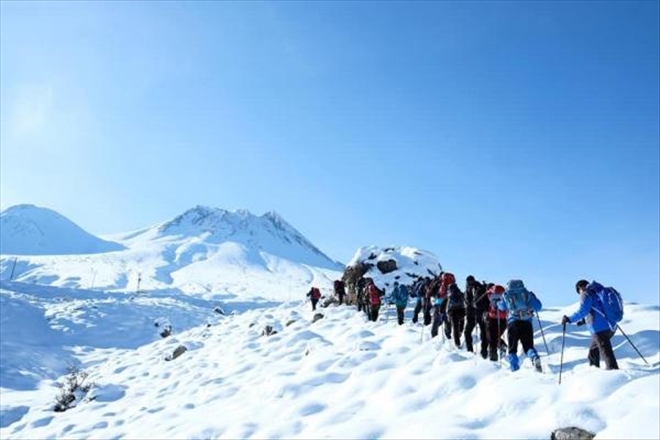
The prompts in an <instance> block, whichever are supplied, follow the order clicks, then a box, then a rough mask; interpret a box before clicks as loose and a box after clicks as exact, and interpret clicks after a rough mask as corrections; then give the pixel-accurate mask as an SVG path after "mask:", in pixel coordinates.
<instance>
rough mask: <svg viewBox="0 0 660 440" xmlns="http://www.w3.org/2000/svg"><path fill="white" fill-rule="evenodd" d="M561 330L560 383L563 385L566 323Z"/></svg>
mask: <svg viewBox="0 0 660 440" xmlns="http://www.w3.org/2000/svg"><path fill="white" fill-rule="evenodd" d="M563 327H564V328H563V329H562V332H561V356H560V357H559V385H561V371H562V370H563V369H564V341H565V340H566V324H564V325H563Z"/></svg>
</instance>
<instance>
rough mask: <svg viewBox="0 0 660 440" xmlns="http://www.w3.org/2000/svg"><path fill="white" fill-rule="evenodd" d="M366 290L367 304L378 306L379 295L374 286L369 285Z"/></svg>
mask: <svg viewBox="0 0 660 440" xmlns="http://www.w3.org/2000/svg"><path fill="white" fill-rule="evenodd" d="M367 289H368V291H369V303H371V305H372V306H377V305H380V294H379V293H378V289H377V288H376V286H374V285H373V284H369V287H368V288H367Z"/></svg>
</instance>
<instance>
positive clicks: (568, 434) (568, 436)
mask: <svg viewBox="0 0 660 440" xmlns="http://www.w3.org/2000/svg"><path fill="white" fill-rule="evenodd" d="M594 437H596V434H594V433H593V432H590V431H587V430H584V429H582V428H577V427H575V426H571V427H568V428H559V429H555V430H554V431H553V432H552V434H551V435H550V440H591V439H592V438H594Z"/></svg>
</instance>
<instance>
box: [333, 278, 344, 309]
mask: <svg viewBox="0 0 660 440" xmlns="http://www.w3.org/2000/svg"><path fill="white" fill-rule="evenodd" d="M333 287H334V291H335V296H336V297H337V299H338V300H339V305H342V304H343V303H344V296H345V295H346V288H345V286H344V282H343V281H342V280H335V283H334V286H333Z"/></svg>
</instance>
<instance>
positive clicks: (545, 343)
mask: <svg viewBox="0 0 660 440" xmlns="http://www.w3.org/2000/svg"><path fill="white" fill-rule="evenodd" d="M536 319H537V320H538V321H539V328H540V329H541V336H543V344H544V345H545V352H546V353H548V354H550V350H548V343H547V342H545V333H543V326H542V325H541V318H540V317H539V313H538V312H536Z"/></svg>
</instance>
